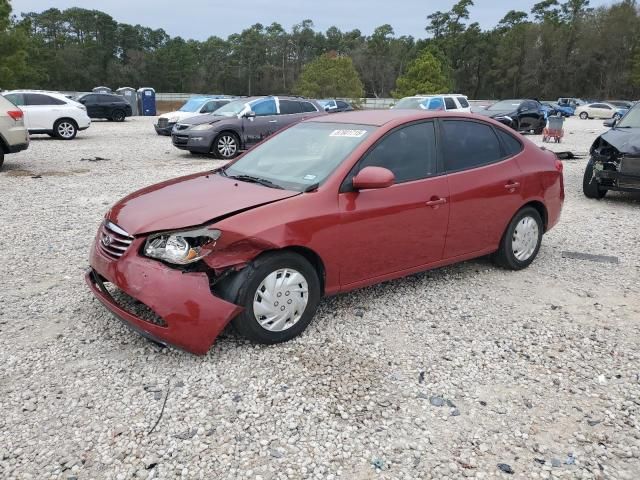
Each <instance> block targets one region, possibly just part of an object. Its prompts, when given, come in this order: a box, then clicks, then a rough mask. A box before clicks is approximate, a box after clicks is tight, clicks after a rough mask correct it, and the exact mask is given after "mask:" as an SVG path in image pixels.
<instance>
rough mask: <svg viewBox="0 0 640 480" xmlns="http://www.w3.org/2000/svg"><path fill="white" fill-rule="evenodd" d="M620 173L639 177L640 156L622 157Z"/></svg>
mask: <svg viewBox="0 0 640 480" xmlns="http://www.w3.org/2000/svg"><path fill="white" fill-rule="evenodd" d="M620 173H623V174H625V175H635V176H638V177H640V158H623V159H622V161H621V162H620Z"/></svg>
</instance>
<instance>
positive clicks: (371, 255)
mask: <svg viewBox="0 0 640 480" xmlns="http://www.w3.org/2000/svg"><path fill="white" fill-rule="evenodd" d="M367 166H379V167H384V168H388V169H389V170H391V171H392V172H393V173H394V174H395V176H396V183H395V184H394V185H392V186H391V187H388V188H382V189H377V190H361V191H353V189H352V188H351V180H352V178H353V176H355V174H356V173H357V172H359V171H360V170H362V169H363V168H364V167H367ZM439 172H440V169H439V167H438V155H437V152H436V143H435V128H434V123H433V122H422V123H416V124H412V125H409V126H404V127H400V128H398V129H396V130H394V131H392V132H391V133H389V134H388V135H386V136H385V137H384V138H383V139H381V140H380V141H379V142H378V143H377V144H376V146H375V147H374V148H373V149H372V150H370V151H369V152H368V153H367V154H366V155H365V156H364V157H363V158H362V159H361V160H360V162H359V163H358V164H357V165H356V167H355V168H354V169H353V171H352V172H351V173H350V174H349V176H348V177H347V178H346V179H345V182H344V184H343V187H342V189H341V193H339V196H338V206H339V211H340V238H341V241H342V250H343V255H342V257H343V259H344V260H343V261H342V264H341V267H340V283H341V285H342V286H343V287H348V286H349V285H352V284H357V283H361V282H366V281H367V280H368V279H374V278H376V277H380V276H383V275H387V274H392V273H394V272H401V271H403V270H407V269H411V268H414V267H418V266H421V265H427V264H430V263H433V262H437V261H438V260H440V259H441V258H442V251H443V248H444V240H445V236H446V232H447V223H448V219H449V204H448V199H449V189H448V186H447V178H446V176H443V175H439Z"/></svg>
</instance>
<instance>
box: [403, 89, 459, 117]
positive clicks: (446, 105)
mask: <svg viewBox="0 0 640 480" xmlns="http://www.w3.org/2000/svg"><path fill="white" fill-rule="evenodd" d="M391 108H397V109H409V110H446V111H447V112H451V111H453V112H467V113H471V107H470V106H469V101H468V100H467V97H466V96H465V95H460V94H458V93H443V94H439V95H414V96H413V97H404V98H403V99H400V100H398V103H396V104H395V105H394V106H393V107H391Z"/></svg>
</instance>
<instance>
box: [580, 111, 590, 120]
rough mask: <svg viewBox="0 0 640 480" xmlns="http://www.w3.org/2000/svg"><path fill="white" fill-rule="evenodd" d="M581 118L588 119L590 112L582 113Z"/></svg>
mask: <svg viewBox="0 0 640 480" xmlns="http://www.w3.org/2000/svg"><path fill="white" fill-rule="evenodd" d="M580 118H581V119H582V120H587V119H588V118H589V114H588V113H587V112H582V113H580Z"/></svg>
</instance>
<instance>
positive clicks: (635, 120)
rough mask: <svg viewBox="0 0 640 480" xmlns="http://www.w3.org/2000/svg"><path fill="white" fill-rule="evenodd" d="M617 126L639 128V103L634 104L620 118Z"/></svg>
mask: <svg viewBox="0 0 640 480" xmlns="http://www.w3.org/2000/svg"><path fill="white" fill-rule="evenodd" d="M616 127H617V128H640V103H638V104H637V105H636V106H634V107H633V108H632V109H631V110H629V111H628V112H627V114H626V115H625V116H624V117H622V120H620V121H619V122H618V124H617V125H616Z"/></svg>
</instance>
